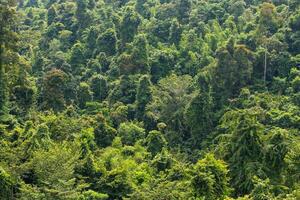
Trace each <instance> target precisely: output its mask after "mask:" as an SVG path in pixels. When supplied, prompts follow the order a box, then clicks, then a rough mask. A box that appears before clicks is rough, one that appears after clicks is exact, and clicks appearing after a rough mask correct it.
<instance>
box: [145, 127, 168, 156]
mask: <svg viewBox="0 0 300 200" xmlns="http://www.w3.org/2000/svg"><path fill="white" fill-rule="evenodd" d="M146 144H147V150H148V151H149V152H151V153H152V155H153V156H155V155H156V154H157V153H159V152H161V150H162V149H163V147H165V146H166V145H167V141H166V139H165V137H164V136H163V134H162V133H161V132H160V131H156V130H154V131H150V132H149V133H148V136H147V138H146Z"/></svg>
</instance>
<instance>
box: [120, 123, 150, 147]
mask: <svg viewBox="0 0 300 200" xmlns="http://www.w3.org/2000/svg"><path fill="white" fill-rule="evenodd" d="M118 136H119V137H121V141H122V144H125V145H132V146H133V145H134V144H135V142H136V141H138V140H140V139H144V138H145V136H146V133H145V129H143V128H141V127H139V126H138V125H136V124H134V123H132V122H125V123H121V124H120V126H119V128H118Z"/></svg>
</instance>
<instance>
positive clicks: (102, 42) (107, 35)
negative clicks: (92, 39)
mask: <svg viewBox="0 0 300 200" xmlns="http://www.w3.org/2000/svg"><path fill="white" fill-rule="evenodd" d="M97 47H98V50H99V51H100V52H105V54H106V55H108V56H112V55H114V54H115V53H116V52H117V36H116V31H115V30H114V29H112V28H111V29H107V30H106V31H105V32H104V33H103V34H101V35H100V36H99V37H98V38H97Z"/></svg>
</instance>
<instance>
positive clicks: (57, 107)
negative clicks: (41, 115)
mask: <svg viewBox="0 0 300 200" xmlns="http://www.w3.org/2000/svg"><path fill="white" fill-rule="evenodd" d="M65 84H66V74H65V73H64V72H63V71H61V70H59V69H52V70H51V71H49V72H47V73H46V74H45V75H44V77H43V88H42V94H41V95H42V99H43V102H44V103H43V108H44V109H53V110H54V111H61V110H63V109H64V107H65V97H64V87H65Z"/></svg>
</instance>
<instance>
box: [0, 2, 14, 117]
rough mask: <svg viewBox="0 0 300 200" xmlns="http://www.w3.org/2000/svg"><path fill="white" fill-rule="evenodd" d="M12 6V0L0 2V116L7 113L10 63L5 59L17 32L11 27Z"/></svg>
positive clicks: (12, 46) (12, 47)
mask: <svg viewBox="0 0 300 200" xmlns="http://www.w3.org/2000/svg"><path fill="white" fill-rule="evenodd" d="M14 6H15V1H14V0H8V1H4V2H1V4H0V117H2V116H3V115H6V114H7V113H8V107H7V106H8V105H7V103H8V84H7V69H8V68H9V67H12V66H11V64H12V63H7V62H5V61H6V60H8V59H7V58H8V57H7V56H8V54H7V52H8V51H9V50H13V51H14V50H15V48H16V41H17V34H16V33H15V31H14V29H13V27H14V25H15V20H16V11H15V7H14ZM12 60H14V59H12Z"/></svg>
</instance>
